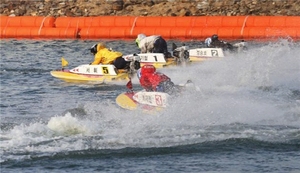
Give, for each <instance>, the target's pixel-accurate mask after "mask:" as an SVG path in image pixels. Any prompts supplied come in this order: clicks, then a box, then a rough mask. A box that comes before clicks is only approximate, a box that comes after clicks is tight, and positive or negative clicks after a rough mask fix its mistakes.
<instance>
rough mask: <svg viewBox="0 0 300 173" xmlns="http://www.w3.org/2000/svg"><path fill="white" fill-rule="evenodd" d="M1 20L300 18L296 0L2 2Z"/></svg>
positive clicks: (25, 0)
mask: <svg viewBox="0 0 300 173" xmlns="http://www.w3.org/2000/svg"><path fill="white" fill-rule="evenodd" d="M0 15H2V16H54V17H61V16H68V17H81V16H82V17H88V16H247V15H251V16H300V3H299V1H298V0H222V1H221V0H2V1H1V3H0Z"/></svg>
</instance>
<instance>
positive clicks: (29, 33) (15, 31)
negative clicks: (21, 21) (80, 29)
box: [0, 27, 77, 39]
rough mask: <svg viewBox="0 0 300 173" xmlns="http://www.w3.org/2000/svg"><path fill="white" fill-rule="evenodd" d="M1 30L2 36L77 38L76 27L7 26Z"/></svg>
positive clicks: (0, 34) (0, 35)
mask: <svg viewBox="0 0 300 173" xmlns="http://www.w3.org/2000/svg"><path fill="white" fill-rule="evenodd" d="M0 31H1V33H0V37H1V38H73V39H74V38H77V31H76V29H74V28H69V29H66V28H38V27H6V28H1V29H0Z"/></svg>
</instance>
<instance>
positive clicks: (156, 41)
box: [135, 34, 170, 58]
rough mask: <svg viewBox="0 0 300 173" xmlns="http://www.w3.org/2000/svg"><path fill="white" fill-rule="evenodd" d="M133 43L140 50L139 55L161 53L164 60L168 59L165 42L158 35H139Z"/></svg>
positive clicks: (168, 54)
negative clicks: (164, 57)
mask: <svg viewBox="0 0 300 173" xmlns="http://www.w3.org/2000/svg"><path fill="white" fill-rule="evenodd" d="M135 43H136V45H137V46H138V47H139V48H140V49H141V53H163V54H164V55H165V56H166V58H169V57H170V53H169V52H168V47H167V42H166V40H165V39H163V38H162V37H161V36H160V35H152V36H148V37H147V36H146V35H145V34H139V35H138V36H137V38H136V39H135Z"/></svg>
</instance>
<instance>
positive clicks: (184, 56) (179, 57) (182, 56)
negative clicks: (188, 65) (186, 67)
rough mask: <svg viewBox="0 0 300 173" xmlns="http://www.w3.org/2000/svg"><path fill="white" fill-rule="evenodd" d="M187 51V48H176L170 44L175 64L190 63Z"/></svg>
mask: <svg viewBox="0 0 300 173" xmlns="http://www.w3.org/2000/svg"><path fill="white" fill-rule="evenodd" d="M188 49H189V47H188V46H185V45H183V46H181V47H177V45H176V44H175V43H173V44H172V50H173V57H174V58H175V61H176V62H177V64H180V63H183V62H189V61H190V53H189V51H188Z"/></svg>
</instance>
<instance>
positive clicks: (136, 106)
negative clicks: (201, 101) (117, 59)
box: [116, 80, 198, 113]
mask: <svg viewBox="0 0 300 173" xmlns="http://www.w3.org/2000/svg"><path fill="white" fill-rule="evenodd" d="M126 86H127V88H128V89H129V90H128V91H127V92H124V93H121V94H119V95H118V96H117V98H116V103H117V105H118V106H120V107H121V108H123V109H127V110H131V111H133V110H142V111H143V112H146V113H155V112H158V111H162V110H164V109H165V108H167V107H168V106H169V103H170V102H171V99H173V98H175V97H176V96H177V95H180V94H182V91H184V90H186V89H187V88H193V89H195V90H196V91H197V90H198V88H197V87H195V86H194V84H193V82H192V81H191V80H188V81H187V82H186V83H185V84H181V85H177V86H176V88H177V91H178V93H176V94H175V95H173V94H172V95H169V94H168V93H164V92H154V91H153V92H149V91H145V90H141V91H136V92H135V91H133V90H132V84H131V81H129V82H128V83H127V85H126Z"/></svg>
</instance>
